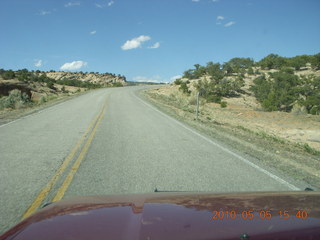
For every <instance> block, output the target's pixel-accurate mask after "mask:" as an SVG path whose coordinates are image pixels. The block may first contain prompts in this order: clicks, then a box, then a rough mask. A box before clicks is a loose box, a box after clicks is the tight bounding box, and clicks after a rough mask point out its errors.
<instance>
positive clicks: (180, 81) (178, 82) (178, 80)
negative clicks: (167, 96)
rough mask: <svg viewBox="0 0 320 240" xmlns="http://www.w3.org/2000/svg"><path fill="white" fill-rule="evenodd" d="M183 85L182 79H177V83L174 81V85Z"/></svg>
mask: <svg viewBox="0 0 320 240" xmlns="http://www.w3.org/2000/svg"><path fill="white" fill-rule="evenodd" d="M181 83H182V80H181V79H180V78H177V79H176V80H175V81H174V84H175V85H180V84H181Z"/></svg>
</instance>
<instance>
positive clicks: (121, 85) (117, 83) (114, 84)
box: [112, 82, 123, 87]
mask: <svg viewBox="0 0 320 240" xmlns="http://www.w3.org/2000/svg"><path fill="white" fill-rule="evenodd" d="M112 87H123V84H122V83H121V82H114V83H112Z"/></svg>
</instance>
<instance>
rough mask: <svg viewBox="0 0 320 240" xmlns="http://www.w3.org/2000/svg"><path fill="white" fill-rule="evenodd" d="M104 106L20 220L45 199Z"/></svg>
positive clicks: (33, 210) (32, 211)
mask: <svg viewBox="0 0 320 240" xmlns="http://www.w3.org/2000/svg"><path fill="white" fill-rule="evenodd" d="M105 106H106V102H105V103H104V105H103V107H102V110H101V111H100V112H99V113H98V114H97V116H96V117H95V118H94V119H93V120H92V121H91V122H90V124H89V127H88V128H87V130H86V131H85V133H84V134H83V135H82V136H81V138H80V140H79V141H78V142H77V144H76V145H75V147H74V148H73V149H72V150H71V152H70V153H69V155H68V156H67V157H66V159H65V160H64V161H63V163H62V164H61V166H60V168H59V169H58V170H57V171H56V173H55V175H54V176H53V177H52V178H51V179H50V181H49V182H48V184H47V185H46V186H45V187H44V188H43V189H42V190H41V192H40V193H39V194H38V195H37V197H36V198H35V200H34V201H33V203H32V204H31V205H30V207H29V208H28V209H27V211H26V212H25V213H24V214H23V215H22V219H25V218H27V217H29V216H30V215H31V214H33V213H34V212H35V211H36V210H37V209H38V208H39V207H40V205H41V203H42V201H43V200H44V199H45V197H46V196H47V195H48V194H49V192H50V191H51V189H52V188H53V186H54V185H55V184H56V182H57V181H58V179H59V177H60V176H61V175H62V173H63V172H64V171H65V170H66V168H67V167H68V165H69V164H70V162H71V160H72V159H73V158H74V155H75V154H76V152H77V151H78V150H79V148H80V147H81V145H82V143H83V141H84V140H85V138H86V136H87V135H88V134H89V132H90V130H91V129H92V128H93V126H94V124H95V123H96V122H97V120H98V119H99V117H100V116H101V114H102V113H103V112H104V109H105Z"/></svg>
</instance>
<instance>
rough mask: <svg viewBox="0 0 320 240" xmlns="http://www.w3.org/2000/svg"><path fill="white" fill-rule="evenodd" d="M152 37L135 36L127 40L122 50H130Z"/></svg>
mask: <svg viewBox="0 0 320 240" xmlns="http://www.w3.org/2000/svg"><path fill="white" fill-rule="evenodd" d="M150 39H151V37H149V36H144V35H141V36H139V37H136V38H133V39H131V40H128V41H126V42H125V43H124V44H123V45H122V46H121V48H122V50H129V49H134V48H138V47H141V44H142V43H143V42H145V41H149V40H150Z"/></svg>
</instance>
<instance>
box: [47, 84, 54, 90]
mask: <svg viewBox="0 0 320 240" xmlns="http://www.w3.org/2000/svg"><path fill="white" fill-rule="evenodd" d="M47 87H48V88H50V89H53V90H56V88H55V86H54V83H53V82H47Z"/></svg>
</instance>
